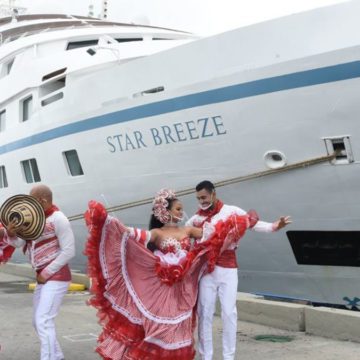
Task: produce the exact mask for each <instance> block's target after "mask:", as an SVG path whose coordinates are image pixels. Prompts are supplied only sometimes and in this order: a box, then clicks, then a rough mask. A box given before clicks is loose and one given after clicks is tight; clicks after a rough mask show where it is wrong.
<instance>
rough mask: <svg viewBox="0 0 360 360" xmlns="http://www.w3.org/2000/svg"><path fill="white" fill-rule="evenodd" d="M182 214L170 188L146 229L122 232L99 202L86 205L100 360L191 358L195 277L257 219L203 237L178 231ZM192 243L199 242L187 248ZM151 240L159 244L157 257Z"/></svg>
mask: <svg viewBox="0 0 360 360" xmlns="http://www.w3.org/2000/svg"><path fill="white" fill-rule="evenodd" d="M182 214H183V210H182V204H181V202H180V201H179V200H178V199H177V198H176V195H175V193H174V192H172V191H171V190H161V191H160V192H159V193H158V194H157V196H156V197H155V199H154V201H153V214H152V217H151V220H150V229H151V230H150V231H145V230H139V229H135V228H129V227H126V226H124V225H123V224H122V223H121V222H120V221H119V220H117V219H115V218H113V217H111V216H108V215H107V213H106V210H105V208H104V207H103V206H102V205H101V204H100V203H96V202H93V201H91V202H90V203H89V209H88V211H87V212H86V213H85V219H86V222H87V225H88V229H89V237H88V241H87V244H86V250H85V255H87V256H88V259H89V262H88V272H89V276H90V278H91V279H92V289H91V290H92V293H93V296H92V298H91V299H90V300H89V303H90V304H91V305H92V306H94V307H95V308H97V309H98V317H99V319H100V323H101V325H102V326H103V331H102V333H101V334H100V336H99V339H98V347H97V349H96V351H97V352H98V353H99V354H100V355H101V356H102V357H103V358H104V359H107V360H110V359H112V360H119V359H127V360H134V359H148V360H155V359H156V360H191V359H193V358H194V356H195V351H194V346H193V345H194V339H193V332H194V327H195V311H194V308H195V305H196V299H197V292H198V280H199V278H200V277H201V276H202V275H203V274H204V273H206V272H211V271H212V269H213V268H214V265H215V262H216V260H217V257H218V256H219V254H220V253H221V249H222V247H224V248H226V247H227V246H228V244H229V242H232V241H236V240H238V239H239V238H240V237H241V236H242V235H243V234H244V232H245V230H246V229H247V228H248V227H251V226H254V225H255V223H256V221H257V217H256V215H254V214H252V216H249V215H245V216H238V215H231V216H230V217H229V218H228V219H227V220H226V221H221V222H219V223H218V224H216V225H215V227H213V228H211V229H210V228H207V229H205V230H204V233H206V234H203V230H202V229H198V228H193V227H180V226H179V222H180V220H181V218H182ZM191 238H195V239H198V240H197V241H196V242H195V244H193V245H192V244H191V241H190V239H191ZM149 242H152V243H154V244H155V245H156V248H157V250H155V251H154V253H152V252H151V251H149V250H148V249H147V245H148V243H149Z"/></svg>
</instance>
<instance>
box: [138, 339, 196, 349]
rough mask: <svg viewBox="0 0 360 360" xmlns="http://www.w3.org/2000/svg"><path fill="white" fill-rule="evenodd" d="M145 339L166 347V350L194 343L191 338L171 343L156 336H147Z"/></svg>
mask: <svg viewBox="0 0 360 360" xmlns="http://www.w3.org/2000/svg"><path fill="white" fill-rule="evenodd" d="M144 341H146V342H149V343H152V344H155V345H158V346H160V347H161V348H163V349H166V350H175V349H181V348H183V347H186V346H190V345H191V344H192V340H191V339H190V340H184V341H179V342H177V343H171V344H168V343H166V342H164V341H162V340H159V339H156V338H154V337H146V338H145V339H144Z"/></svg>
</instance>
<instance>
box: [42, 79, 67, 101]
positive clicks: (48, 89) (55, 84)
mask: <svg viewBox="0 0 360 360" xmlns="http://www.w3.org/2000/svg"><path fill="white" fill-rule="evenodd" d="M65 84H66V78H65V77H63V78H61V79H57V80H54V81H49V82H48V83H46V84H44V85H41V86H40V95H39V96H40V97H43V96H46V95H48V94H51V93H53V92H54V91H57V90H60V89H62V88H63V87H65Z"/></svg>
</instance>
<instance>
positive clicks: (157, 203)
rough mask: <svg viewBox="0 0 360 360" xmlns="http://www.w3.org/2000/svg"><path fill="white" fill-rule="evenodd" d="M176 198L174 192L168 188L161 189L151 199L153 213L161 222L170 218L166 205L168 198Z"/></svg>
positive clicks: (167, 204)
mask: <svg viewBox="0 0 360 360" xmlns="http://www.w3.org/2000/svg"><path fill="white" fill-rule="evenodd" d="M174 199H176V195H175V192H174V191H173V190H170V189H161V190H160V191H159V192H158V193H157V194H156V196H155V198H154V201H153V214H154V216H155V217H156V218H157V219H158V220H159V221H160V222H162V223H163V224H166V223H168V222H169V221H170V220H171V216H170V213H169V210H168V209H167V207H168V206H169V200H174Z"/></svg>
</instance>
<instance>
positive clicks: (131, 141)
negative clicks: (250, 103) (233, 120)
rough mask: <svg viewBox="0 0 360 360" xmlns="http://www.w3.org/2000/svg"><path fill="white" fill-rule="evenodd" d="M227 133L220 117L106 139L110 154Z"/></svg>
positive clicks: (137, 131)
mask: <svg viewBox="0 0 360 360" xmlns="http://www.w3.org/2000/svg"><path fill="white" fill-rule="evenodd" d="M226 133H227V131H226V128H225V125H224V122H223V119H222V117H221V116H220V115H217V116H211V117H206V118H201V119H197V120H195V121H194V120H191V121H185V122H178V123H174V124H171V125H162V126H158V127H152V128H150V129H147V130H142V131H140V130H134V131H129V132H125V133H119V134H116V135H111V136H108V137H107V138H106V141H107V144H108V145H109V151H110V152H111V153H114V152H117V151H120V152H121V151H129V150H137V149H141V148H147V147H148V146H160V145H166V144H172V143H180V142H184V141H193V140H198V139H202V138H209V137H214V136H220V135H225V134H226Z"/></svg>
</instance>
